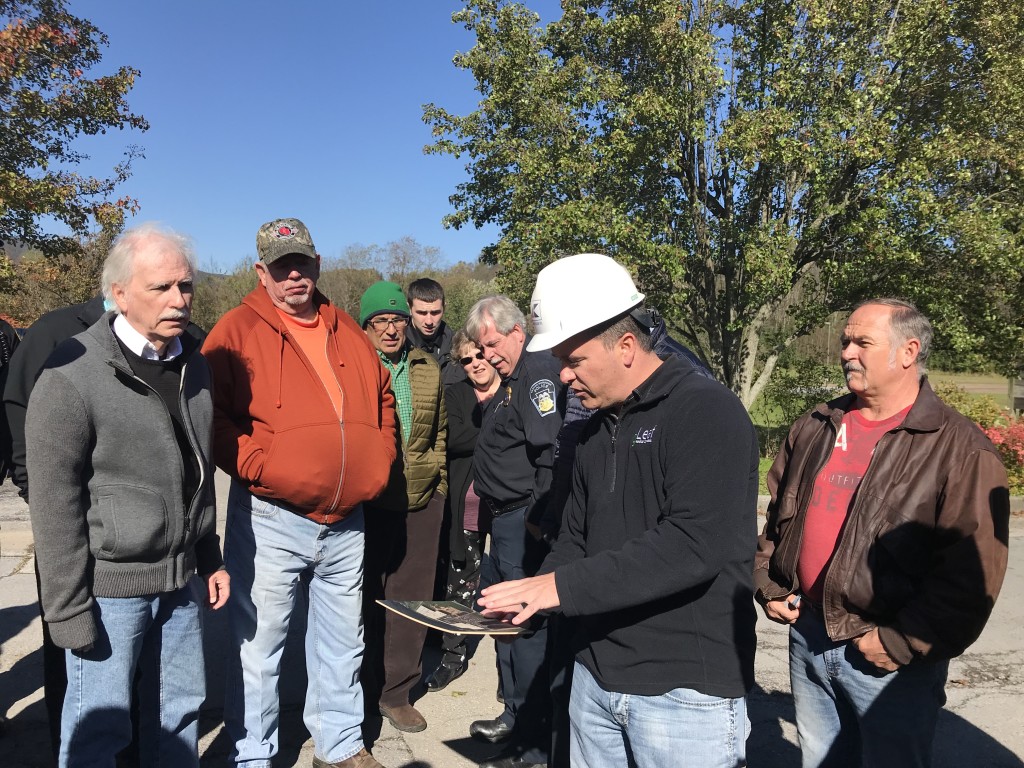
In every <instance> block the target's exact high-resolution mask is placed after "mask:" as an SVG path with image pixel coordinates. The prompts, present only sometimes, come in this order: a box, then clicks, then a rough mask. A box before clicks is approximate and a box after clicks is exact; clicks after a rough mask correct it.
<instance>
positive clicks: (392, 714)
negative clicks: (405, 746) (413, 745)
mask: <svg viewBox="0 0 1024 768" xmlns="http://www.w3.org/2000/svg"><path fill="white" fill-rule="evenodd" d="M380 713H381V714H382V715H384V717H386V718H387V719H388V720H390V721H391V724H392V725H393V726H395V728H397V729H398V730H400V731H402V732H404V733H419V732H420V731H422V730H424V729H425V728H426V727H427V721H426V720H425V719H424V717H423V715H421V714H420V713H419V711H418V710H417V709H416V707H414V706H413V705H412V704H402V705H400V706H397V707H386V706H384V705H383V704H381V705H380Z"/></svg>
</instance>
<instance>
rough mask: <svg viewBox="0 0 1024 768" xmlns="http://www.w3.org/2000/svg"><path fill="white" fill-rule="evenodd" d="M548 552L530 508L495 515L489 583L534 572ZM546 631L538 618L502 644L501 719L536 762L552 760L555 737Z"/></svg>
mask: <svg viewBox="0 0 1024 768" xmlns="http://www.w3.org/2000/svg"><path fill="white" fill-rule="evenodd" d="M546 552H547V545H546V544H545V543H544V542H540V541H537V540H535V539H534V538H533V537H532V536H531V535H530V534H529V533H527V531H526V507H523V508H521V509H517V510H513V511H511V512H506V513H505V514H503V515H500V516H499V517H496V518H494V520H493V522H492V523H491V551H490V557H489V558H488V559H487V563H488V565H487V573H486V575H485V577H484V581H485V584H497V583H498V582H501V581H509V580H512V579H522V578H525V577H527V576H533V575H534V574H535V573H536V572H537V569H538V568H539V567H540V564H541V562H542V561H543V559H544V555H545V554H546ZM547 635H548V631H547V621H546V620H545V619H539V620H536V621H535V622H534V623H531V626H530V629H529V630H528V631H526V632H524V633H523V634H521V635H519V636H518V637H516V639H515V640H513V641H512V642H499V643H498V644H497V646H498V668H499V671H500V674H501V688H502V693H503V695H504V697H505V711H504V712H502V713H501V715H500V717H501V719H502V721H504V722H505V724H506V725H510V726H512V728H513V733H512V738H513V745H514V746H515V747H517V748H518V749H519V750H521V751H522V756H523V758H524V759H525V760H526V761H527V762H531V763H546V762H547V761H548V748H549V745H550V741H551V697H550V688H549V680H548V668H547V654H546V650H547V639H548V638H547Z"/></svg>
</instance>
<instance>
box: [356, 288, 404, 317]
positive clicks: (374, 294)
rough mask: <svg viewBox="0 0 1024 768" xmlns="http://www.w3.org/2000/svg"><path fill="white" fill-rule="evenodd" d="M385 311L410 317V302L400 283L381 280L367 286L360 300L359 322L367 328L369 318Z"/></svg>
mask: <svg viewBox="0 0 1024 768" xmlns="http://www.w3.org/2000/svg"><path fill="white" fill-rule="evenodd" d="M385 312H393V313H394V314H396V315H405V317H409V302H407V301H406V300H405V294H404V293H402V287H401V286H400V285H398V284H396V283H389V282H388V281H387V280H381V281H380V282H378V283H374V284H373V285H371V286H370V287H369V288H367V289H366V292H365V293H364V294H363V297H362V298H361V299H360V300H359V324H360V325H361V326H363V328H365V327H366V321H367V320H369V319H370V318H372V317H373V316H374V315H380V314H383V313H385Z"/></svg>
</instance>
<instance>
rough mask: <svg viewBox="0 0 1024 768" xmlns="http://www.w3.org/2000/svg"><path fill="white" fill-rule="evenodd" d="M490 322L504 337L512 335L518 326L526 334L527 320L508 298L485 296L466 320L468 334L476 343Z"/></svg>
mask: <svg viewBox="0 0 1024 768" xmlns="http://www.w3.org/2000/svg"><path fill="white" fill-rule="evenodd" d="M488 322H491V323H493V324H494V330H496V331H497V332H498V333H500V334H501V335H503V336H507V335H508V334H510V333H512V329H513V328H515V327H516V326H517V325H518V326H519V327H520V328H522V329H523V333H526V318H525V317H524V316H523V313H522V312H521V311H520V309H519V307H517V306H516V305H515V304H514V303H513V302H512V299H510V298H509V297H508V296H484V297H483V298H482V299H480V301H478V302H477V303H476V304H474V305H473V307H472V308H471V309H470V310H469V316H468V317H467V318H466V333H467V334H468V335H469V337H470V338H471V339H473V340H474V341H476V340H478V339H479V338H480V334H481V333H483V331H484V326H486V325H487V323H488Z"/></svg>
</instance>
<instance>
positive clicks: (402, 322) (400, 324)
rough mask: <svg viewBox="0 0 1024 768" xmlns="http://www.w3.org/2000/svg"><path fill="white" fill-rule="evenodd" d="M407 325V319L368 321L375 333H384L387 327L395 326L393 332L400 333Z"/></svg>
mask: <svg viewBox="0 0 1024 768" xmlns="http://www.w3.org/2000/svg"><path fill="white" fill-rule="evenodd" d="M408 324H409V318H408V317H375V318H373V319H372V320H371V321H370V325H372V326H373V328H374V330H376V331H386V330H387V328H388V326H389V325H393V326H395V330H396V331H400V330H402V329H403V328H405V326H407V325H408Z"/></svg>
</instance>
